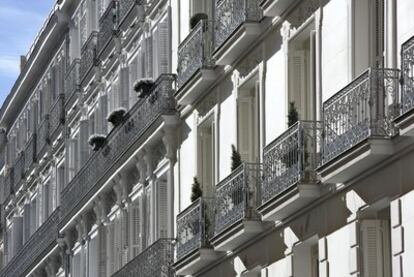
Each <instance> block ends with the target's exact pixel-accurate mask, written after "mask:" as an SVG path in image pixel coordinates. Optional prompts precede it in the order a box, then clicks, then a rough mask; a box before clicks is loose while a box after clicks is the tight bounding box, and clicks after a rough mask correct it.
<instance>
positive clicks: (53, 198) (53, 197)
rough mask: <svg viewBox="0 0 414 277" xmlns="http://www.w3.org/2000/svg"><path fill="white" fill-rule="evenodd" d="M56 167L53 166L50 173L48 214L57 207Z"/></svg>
mask: <svg viewBox="0 0 414 277" xmlns="http://www.w3.org/2000/svg"><path fill="white" fill-rule="evenodd" d="M56 171H57V168H56V167H53V168H52V172H51V174H50V187H49V214H51V213H52V212H53V211H54V210H55V209H56V207H57V176H56V175H57V174H56Z"/></svg>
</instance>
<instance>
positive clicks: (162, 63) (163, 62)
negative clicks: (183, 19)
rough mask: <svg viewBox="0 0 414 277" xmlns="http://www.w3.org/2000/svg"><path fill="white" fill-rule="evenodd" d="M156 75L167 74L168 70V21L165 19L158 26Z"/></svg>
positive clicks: (169, 48) (169, 47)
mask: <svg viewBox="0 0 414 277" xmlns="http://www.w3.org/2000/svg"><path fill="white" fill-rule="evenodd" d="M157 47H158V50H157V51H158V55H157V57H158V72H157V73H158V75H160V74H163V73H169V72H171V70H170V56H171V55H170V51H171V45H170V31H169V19H168V17H167V18H165V19H164V20H163V21H162V22H160V23H159V24H158V45H157Z"/></svg>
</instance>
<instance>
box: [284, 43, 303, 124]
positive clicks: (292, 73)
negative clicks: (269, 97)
mask: <svg viewBox="0 0 414 277" xmlns="http://www.w3.org/2000/svg"><path fill="white" fill-rule="evenodd" d="M288 62H289V65H288V69H289V70H288V74H289V78H288V79H289V102H294V103H295V106H296V108H297V109H298V112H299V118H301V119H302V118H303V112H304V111H306V109H305V107H306V106H305V105H306V103H303V102H304V101H301V100H302V96H303V95H304V93H305V90H306V84H305V74H306V73H305V72H306V68H305V53H304V52H303V51H293V52H292V53H289V59H288Z"/></svg>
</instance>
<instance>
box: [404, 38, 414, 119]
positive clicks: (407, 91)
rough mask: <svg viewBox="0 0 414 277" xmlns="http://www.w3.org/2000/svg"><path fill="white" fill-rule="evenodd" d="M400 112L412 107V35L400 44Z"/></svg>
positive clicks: (413, 78)
mask: <svg viewBox="0 0 414 277" xmlns="http://www.w3.org/2000/svg"><path fill="white" fill-rule="evenodd" d="M401 74H402V79H401V80H402V89H401V113H402V114H405V113H407V112H409V111H411V110H412V109H413V108H414V37H412V38H410V39H409V40H408V41H406V42H405V43H404V44H403V45H402V46H401Z"/></svg>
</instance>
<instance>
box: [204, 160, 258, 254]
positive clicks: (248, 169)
mask: <svg viewBox="0 0 414 277" xmlns="http://www.w3.org/2000/svg"><path fill="white" fill-rule="evenodd" d="M261 178H262V167H261V165H260V164H252V163H243V164H242V165H241V166H240V167H238V168H237V169H236V170H234V171H233V172H232V173H231V174H230V175H229V176H228V177H227V178H226V179H224V180H223V181H221V182H220V183H219V184H218V185H217V186H216V199H217V201H216V215H215V226H214V237H213V238H212V239H211V240H210V241H211V243H212V244H213V246H214V249H215V250H217V251H231V250H234V249H235V248H237V247H238V246H240V245H242V244H243V243H244V242H246V241H247V240H249V239H251V238H252V237H254V236H255V235H257V234H258V233H260V232H262V231H263V229H264V225H263V223H262V222H261V221H260V216H259V214H258V213H257V212H256V208H257V207H258V203H259V196H260V186H261Z"/></svg>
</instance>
